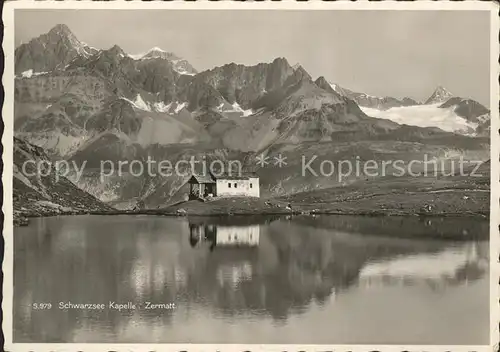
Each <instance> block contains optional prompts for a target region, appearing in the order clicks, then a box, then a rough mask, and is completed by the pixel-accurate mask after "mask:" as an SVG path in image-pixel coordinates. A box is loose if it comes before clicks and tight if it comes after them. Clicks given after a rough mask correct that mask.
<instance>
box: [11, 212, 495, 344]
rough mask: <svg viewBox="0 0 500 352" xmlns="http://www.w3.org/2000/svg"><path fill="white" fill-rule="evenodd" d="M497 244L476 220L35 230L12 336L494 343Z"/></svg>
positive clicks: (23, 251)
mask: <svg viewBox="0 0 500 352" xmlns="http://www.w3.org/2000/svg"><path fill="white" fill-rule="evenodd" d="M487 234H488V222H487V221H482V220H476V219H466V218H461V219H437V218H433V219H420V218H417V217H415V218H363V217H340V216H321V217H317V218H312V217H294V218H288V219H287V218H276V217H243V218H238V217H228V218H191V217H190V218H189V220H188V219H187V218H170V217H155V216H128V215H124V216H68V217H52V218H40V219H31V220H30V225H29V226H27V227H21V228H16V229H15V239H14V247H15V248H14V250H15V253H14V312H13V313H14V337H13V338H14V342H75V343H76V342H100V343H105V342H109V343H167V342H171V343H300V344H358V343H359V344H469V345H479V344H488V343H489V260H488V256H489V243H488V241H487V240H485V239H484V238H486V239H487V236H488V235H487ZM453 236H454V237H457V236H463V237H464V238H468V239H470V240H467V241H466V240H461V241H455V240H450V239H449V238H450V237H453ZM431 237H438V238H439V239H432V238H431ZM110 302H114V304H113V303H111V304H110ZM146 302H150V303H151V306H150V307H149V308H148V307H147V303H146ZM49 304H50V305H51V308H48V305H49ZM70 304H73V305H78V304H90V305H96V306H98V305H103V306H104V308H102V306H101V308H100V309H99V308H95V307H94V308H90V307H86V308H84V309H81V308H70ZM119 304H122V305H123V306H122V307H121V309H119V306H118V305H119ZM132 306H134V307H132Z"/></svg>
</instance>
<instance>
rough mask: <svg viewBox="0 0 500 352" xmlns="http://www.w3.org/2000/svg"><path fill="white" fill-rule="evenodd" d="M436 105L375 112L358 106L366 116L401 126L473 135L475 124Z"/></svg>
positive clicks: (449, 109)
mask: <svg viewBox="0 0 500 352" xmlns="http://www.w3.org/2000/svg"><path fill="white" fill-rule="evenodd" d="M439 105H440V104H439V103H438V104H430V105H415V106H401V107H394V108H390V109H387V110H377V109H373V108H366V107H363V106H360V108H361V110H363V112H364V113H365V114H367V115H368V116H372V117H375V118H380V119H387V120H391V121H394V122H396V123H399V124H403V125H411V126H418V127H438V128H440V129H442V130H443V131H447V132H456V133H463V134H473V133H474V130H475V129H476V128H477V124H475V123H472V122H469V121H467V120H466V119H464V118H463V117H460V116H458V115H457V114H456V113H455V111H454V107H452V108H440V107H439Z"/></svg>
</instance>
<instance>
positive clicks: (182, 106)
mask: <svg viewBox="0 0 500 352" xmlns="http://www.w3.org/2000/svg"><path fill="white" fill-rule="evenodd" d="M178 104H179V103H178ZM186 105H187V103H181V104H179V105H177V107H176V108H175V113H176V114H178V113H179V112H180V111H181V110H182V109H184V108H185V107H186Z"/></svg>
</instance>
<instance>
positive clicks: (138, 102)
mask: <svg viewBox="0 0 500 352" xmlns="http://www.w3.org/2000/svg"><path fill="white" fill-rule="evenodd" d="M120 99H123V100H125V101H128V102H129V103H130V104H132V105H133V106H134V107H135V108H137V109H140V110H144V111H151V107H150V106H149V104H147V103H146V102H145V101H144V99H142V97H141V95H140V94H137V96H136V97H135V100H133V101H132V100H130V99H127V98H125V97H121V98H120Z"/></svg>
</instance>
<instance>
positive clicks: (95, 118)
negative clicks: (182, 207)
mask: <svg viewBox="0 0 500 352" xmlns="http://www.w3.org/2000/svg"><path fill="white" fill-rule="evenodd" d="M26 53H30V54H29V55H28V54H26ZM35 61H36V62H35ZM56 62H59V63H61V64H55V63H56ZM29 70H32V71H30V72H31V73H30V74H26V73H24V74H22V73H23V72H26V71H29ZM16 72H18V73H21V74H20V75H19V76H18V77H17V78H16V85H15V132H16V135H17V136H18V137H21V138H24V139H26V140H27V141H29V142H30V143H33V144H36V145H37V146H40V147H42V148H43V149H44V150H46V152H47V155H48V157H50V158H53V159H61V158H63V159H66V160H70V161H72V162H75V163H77V164H78V165H82V164H83V163H86V167H85V170H84V174H83V177H82V178H81V179H79V180H78V186H79V187H81V188H82V189H84V190H85V191H87V192H89V193H91V194H93V195H94V196H96V197H99V198H100V199H101V200H105V201H107V202H111V203H113V204H120V205H123V206H129V205H130V204H133V203H134V202H137V201H140V202H141V203H144V204H145V205H146V206H149V207H156V206H161V205H164V204H166V203H168V202H172V201H175V200H178V199H181V198H182V196H183V193H182V192H183V191H182V190H183V184H184V182H185V181H186V179H187V176H179V175H167V176H156V177H151V176H150V175H144V174H141V175H140V176H135V175H134V170H131V169H130V168H126V169H125V170H123V171H124V172H123V174H121V175H118V174H113V175H109V176H106V177H105V179H104V180H103V179H102V178H100V177H99V176H100V175H99V167H100V164H101V162H103V161H107V162H111V163H113V164H114V165H117V164H118V163H119V162H120V161H131V160H137V161H139V162H141V163H143V164H144V163H145V162H146V160H147V159H148V158H150V159H152V160H155V161H156V162H159V161H161V160H168V162H170V163H171V164H172V165H175V164H176V162H178V161H180V160H185V159H188V158H190V157H195V158H198V159H199V160H201V159H203V158H205V159H207V160H221V161H222V162H227V161H229V160H239V161H241V163H242V164H243V167H244V168H245V169H246V170H250V169H251V170H253V171H258V172H259V174H260V176H261V182H262V188H263V192H262V194H263V195H266V196H267V195H282V194H292V193H294V192H300V191H307V190H310V189H317V188H322V187H331V186H335V185H338V184H339V180H337V179H335V178H332V177H303V176H301V175H300V165H301V156H313V155H317V156H319V159H318V160H341V159H342V158H344V159H345V158H352V157H355V156H361V158H365V159H366V158H369V157H378V158H382V159H387V158H390V157H393V156H394V155H398V156H400V157H401V158H403V160H409V159H410V158H411V157H414V156H419V157H420V156H422V155H424V154H429V155H430V156H435V157H438V158H449V156H450V155H453V157H458V156H459V155H466V156H467V155H469V156H472V155H473V156H480V158H481V160H482V159H485V158H486V159H487V158H489V157H488V155H487V154H488V151H489V150H488V142H487V140H484V139H477V138H476V139H475V138H468V137H463V138H462V137H460V138H455V135H453V134H451V133H446V131H450V132H460V133H472V132H474V133H475V134H476V135H479V134H480V133H479V132H478V129H479V125H480V124H482V126H484V131H486V130H487V126H486V123H487V121H489V119H488V118H487V116H489V115H488V114H487V113H486V112H484V109H481V107H480V106H478V105H477V104H475V103H471V102H469V103H467V102H466V101H465V100H464V101H462V100H453V101H451V100H449V101H446V102H444V103H442V102H440V103H439V106H438V105H436V104H434V105H419V104H418V103H417V102H415V101H414V100H412V99H410V98H405V99H402V100H398V99H396V98H390V97H385V98H378V97H372V96H368V95H366V94H363V93H355V92H352V91H350V90H348V89H345V88H342V87H340V86H338V85H335V84H330V83H329V82H328V81H327V80H326V79H325V78H324V77H320V78H318V79H317V80H315V81H313V79H312V77H311V76H310V74H309V73H308V72H307V71H306V70H305V69H304V68H303V67H302V66H300V65H295V66H293V67H292V66H291V65H290V64H289V63H288V61H287V60H286V59H285V58H276V59H274V60H273V61H272V62H269V63H259V64H257V65H253V66H245V65H240V64H235V63H230V64H227V65H223V66H221V67H215V68H213V69H210V70H207V71H203V72H197V71H196V70H195V69H194V68H193V67H192V66H191V65H190V64H189V62H187V61H186V60H184V59H182V58H180V57H178V56H177V55H175V54H174V53H170V52H167V51H164V50H162V49H159V48H153V49H151V50H150V51H148V52H146V53H144V54H140V55H130V54H128V53H125V52H124V51H123V50H122V49H121V48H120V47H119V46H118V45H115V46H113V47H112V48H109V49H104V50H97V49H93V48H90V49H89V47H88V46H87V45H85V44H83V43H82V42H80V41H79V40H78V39H77V38H76V37H75V36H74V35H73V34H72V33H71V31H70V30H69V29H68V28H67V27H66V26H64V25H58V26H56V27H55V28H54V29H52V30H51V31H50V32H49V33H47V34H45V35H42V36H40V37H39V38H36V39H34V40H32V41H30V42H29V43H27V44H23V45H21V46H20V47H19V48H17V50H16ZM438 93H439V92H438ZM441 93H443V92H441ZM434 95H435V97H434V100H436V101H437V100H439V99H440V98H442V97H443V96H445V95H446V94H445V93H443V94H437V93H436V94H433V96H434ZM447 104H450V105H449V106H448V105H447ZM429 107H432V109H434V110H439V111H448V112H449V114H451V112H450V111H451V110H453V111H455V113H454V114H455V115H457V116H458V117H459V118H460V119H462V120H464V121H466V122H464V123H463V126H464V130H462V129H458V128H445V127H446V124H443V125H442V126H441V125H440V126H436V124H435V123H427V124H425V123H420V124H418V123H417V122H414V121H412V117H411V115H408V114H406V111H405V114H400V115H401V117H399V115H398V116H396V117H397V118H396V117H395V114H396V112H397V110H395V109H413V110H418V109H420V110H422V111H423V112H422V114H423V115H425V114H427V115H426V116H428V113H429V112H428V111H424V110H426V109H430V108H429ZM413 110H411V111H413ZM420 110H418V111H420ZM395 111H396V112H395ZM396 115H397V114H396ZM403 115H404V116H403ZM455 115H453V116H455ZM408 116H409V117H410V118H408ZM450 116H451V115H450ZM464 116H465V117H464ZM448 117H449V116H448ZM420 120H422V121H425V117H421V118H420ZM445 120H446V119H445ZM448 120H449V118H448ZM446 123H447V124H450V122H449V121H447V122H446ZM412 124H414V125H416V126H407V125H412ZM443 126H444V127H443ZM436 127H441V129H439V128H436ZM469 128H471V130H469ZM443 130H444V131H443ZM471 131H472V132H471ZM485 134H486V132H483V135H485ZM261 153H262V154H266V155H269V156H270V157H274V156H277V155H279V154H280V153H284V154H286V155H287V156H288V157H289V164H288V167H286V168H283V169H279V170H278V169H274V170H272V169H269V168H267V169H265V168H264V169H259V168H258V167H256V165H255V156H256V155H259V154H261ZM73 176H74V175H73ZM73 176H70V178H71V179H72V180H74V181H75V182H76V179H75V178H74V177H73ZM355 179H359V177H355ZM341 183H342V182H340V184H341Z"/></svg>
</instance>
